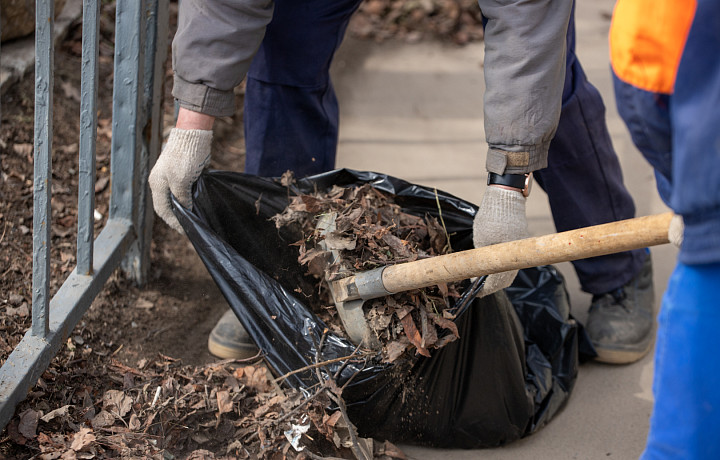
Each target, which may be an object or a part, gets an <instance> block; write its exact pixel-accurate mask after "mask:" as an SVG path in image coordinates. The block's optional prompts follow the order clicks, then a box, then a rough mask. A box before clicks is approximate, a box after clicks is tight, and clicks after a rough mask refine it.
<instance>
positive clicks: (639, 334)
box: [586, 254, 655, 364]
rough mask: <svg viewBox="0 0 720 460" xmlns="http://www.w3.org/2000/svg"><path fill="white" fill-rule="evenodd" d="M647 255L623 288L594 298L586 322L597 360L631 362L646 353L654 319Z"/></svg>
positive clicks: (653, 294) (653, 299) (649, 261)
mask: <svg viewBox="0 0 720 460" xmlns="http://www.w3.org/2000/svg"><path fill="white" fill-rule="evenodd" d="M654 304H655V293H654V290H653V279H652V261H651V260H650V254H648V256H647V258H646V259H645V263H644V264H643V266H642V268H641V269H640V272H639V273H638V274H637V275H636V276H635V278H633V279H632V280H630V282H628V283H627V284H626V285H624V286H622V287H619V288H617V289H615V290H613V291H611V292H608V293H605V294H600V295H594V296H593V299H592V304H591V305H590V313H589V315H588V319H587V325H586V329H587V333H588V335H589V336H590V340H591V341H592V343H593V345H594V346H595V350H596V351H597V353H598V356H597V357H596V358H595V359H596V360H598V361H601V362H604V363H611V364H627V363H632V362H635V361H637V360H639V359H640V358H642V357H643V356H645V355H646V354H647V352H648V351H650V347H651V345H652V338H653V326H654V323H655V316H654V314H653V305H654Z"/></svg>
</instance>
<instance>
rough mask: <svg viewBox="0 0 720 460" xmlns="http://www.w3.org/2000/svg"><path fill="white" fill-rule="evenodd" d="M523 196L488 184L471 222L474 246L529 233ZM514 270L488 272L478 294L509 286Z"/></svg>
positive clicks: (505, 240) (524, 236)
mask: <svg viewBox="0 0 720 460" xmlns="http://www.w3.org/2000/svg"><path fill="white" fill-rule="evenodd" d="M525 200H526V198H525V197H524V196H523V195H522V193H520V192H519V191H515V190H508V189H504V188H500V187H493V186H488V188H487V189H486V190H485V195H484V196H483V199H482V203H480V208H479V209H478V212H477V214H476V215H475V220H474V221H473V243H474V244H475V247H476V248H479V247H482V246H488V245H491V244H497V243H505V242H507V241H513V240H519V239H523V238H527V237H528V236H530V232H528V226H527V218H526V217H525ZM517 272H518V271H517V270H511V271H508V272H502V273H496V274H493V275H489V276H488V277H487V279H486V280H485V284H484V285H483V287H482V289H481V291H480V294H478V297H484V296H486V295H489V294H492V293H493V292H495V291H499V290H500V289H505V288H506V287H508V286H510V285H511V284H512V282H513V280H514V279H515V276H516V275H517Z"/></svg>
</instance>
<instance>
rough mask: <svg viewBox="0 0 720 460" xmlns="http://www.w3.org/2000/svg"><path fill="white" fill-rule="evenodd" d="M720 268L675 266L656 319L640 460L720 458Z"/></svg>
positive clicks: (717, 265) (711, 266) (710, 266)
mask: <svg viewBox="0 0 720 460" xmlns="http://www.w3.org/2000/svg"><path fill="white" fill-rule="evenodd" d="M718 286H720V264H717V263H716V264H707V265H684V264H681V263H678V265H677V266H676V267H675V271H674V272H673V274H672V276H671V277H670V281H669V282H668V288H667V291H666V292H665V296H664V298H663V303H662V307H661V309H660V314H659V315H658V333H657V345H656V349H655V376H654V380H653V394H654V397H655V402H654V406H653V411H652V417H651V419H650V432H649V433H648V441H647V446H646V448H645V452H644V453H643V455H642V457H641V458H642V459H643V460H656V459H670V458H673V459H674V458H697V459H700V458H720V441H718V433H720V392H718V388H720V360H718V359H716V357H715V356H714V351H713V350H715V347H716V346H717V339H716V336H717V331H718V328H720V309H719V308H718V302H717V288H718Z"/></svg>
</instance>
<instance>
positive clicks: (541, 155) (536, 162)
mask: <svg viewBox="0 0 720 460" xmlns="http://www.w3.org/2000/svg"><path fill="white" fill-rule="evenodd" d="M549 145H550V144H549V143H547V144H542V145H535V146H525V148H524V149H523V150H522V151H520V152H511V151H508V150H502V149H500V148H497V147H492V146H491V147H490V148H489V149H488V154H487V161H486V162H485V167H486V169H487V170H488V172H492V173H495V174H527V173H530V172H533V171H537V170H538V169H543V168H546V167H547V156H548V155H547V153H548V147H549Z"/></svg>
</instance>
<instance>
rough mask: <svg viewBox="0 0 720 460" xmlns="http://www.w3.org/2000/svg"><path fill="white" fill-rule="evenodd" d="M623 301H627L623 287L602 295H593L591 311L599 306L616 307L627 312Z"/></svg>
mask: <svg viewBox="0 0 720 460" xmlns="http://www.w3.org/2000/svg"><path fill="white" fill-rule="evenodd" d="M625 299H627V292H625V286H621V287H619V288H616V289H613V290H612V291H610V292H606V293H604V294H595V295H594V296H593V297H592V302H591V309H592V308H600V307H601V306H606V307H609V306H612V305H618V306H620V307H622V308H624V309H625V310H628V311H629V310H630V309H629V308H628V306H627V305H626V303H627V302H625ZM603 300H604V301H603Z"/></svg>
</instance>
